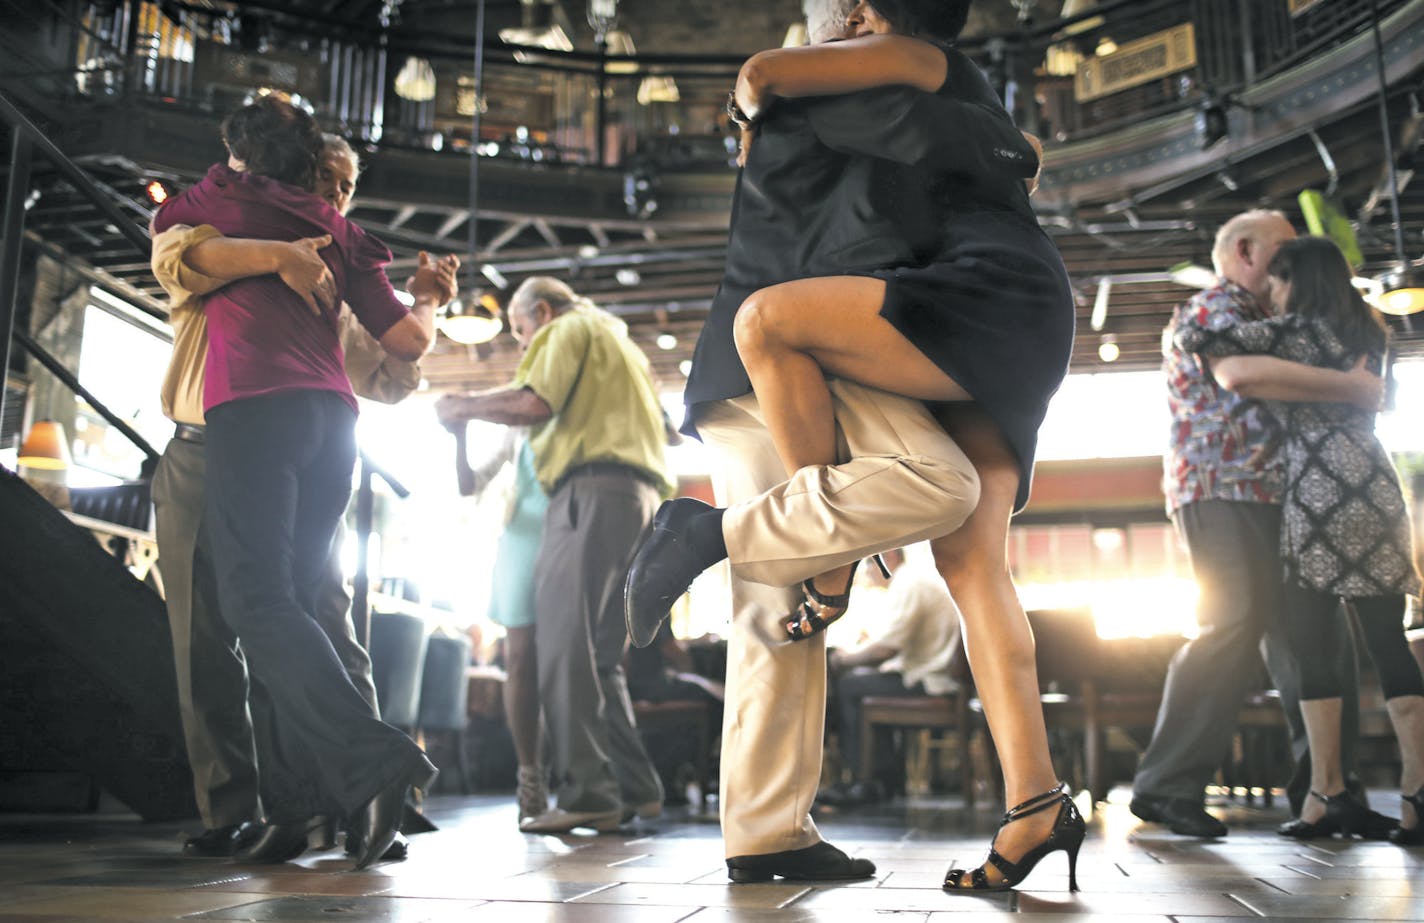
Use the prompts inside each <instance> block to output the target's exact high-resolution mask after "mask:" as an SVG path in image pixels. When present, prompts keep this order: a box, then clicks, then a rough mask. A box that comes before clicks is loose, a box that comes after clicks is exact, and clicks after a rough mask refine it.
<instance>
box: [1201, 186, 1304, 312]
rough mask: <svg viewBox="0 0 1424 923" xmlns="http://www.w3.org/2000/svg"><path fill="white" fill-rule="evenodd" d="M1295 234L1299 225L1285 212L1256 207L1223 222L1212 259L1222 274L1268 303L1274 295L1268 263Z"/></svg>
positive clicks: (1217, 271)
mask: <svg viewBox="0 0 1424 923" xmlns="http://www.w3.org/2000/svg"><path fill="white" fill-rule="evenodd" d="M1294 238H1295V228H1293V227H1291V223H1290V221H1288V220H1287V219H1286V216H1285V213H1284V212H1280V211H1276V210H1274V209H1265V208H1256V209H1252V210H1251V211H1248V212H1242V213H1241V214H1239V215H1237V216H1236V217H1234V218H1232V219H1231V220H1229V221H1227V222H1226V223H1225V224H1223V225H1222V226H1221V230H1220V231H1218V232H1217V234H1216V243H1215V244H1214V245H1213V246H1212V248H1211V261H1212V263H1213V264H1215V266H1216V274H1217V275H1218V276H1220V277H1221V278H1223V279H1225V280H1227V281H1228V282H1234V283H1235V284H1237V285H1239V286H1241V287H1242V288H1244V289H1246V290H1247V291H1248V292H1250V293H1251V294H1252V295H1254V296H1256V298H1257V299H1258V300H1259V301H1261V302H1262V304H1266V303H1269V299H1270V292H1269V289H1268V286H1267V283H1266V267H1267V266H1268V265H1269V264H1270V262H1271V257H1273V256H1275V255H1276V250H1277V248H1279V247H1280V245H1281V244H1282V243H1283V242H1285V241H1287V240H1293V239H1294Z"/></svg>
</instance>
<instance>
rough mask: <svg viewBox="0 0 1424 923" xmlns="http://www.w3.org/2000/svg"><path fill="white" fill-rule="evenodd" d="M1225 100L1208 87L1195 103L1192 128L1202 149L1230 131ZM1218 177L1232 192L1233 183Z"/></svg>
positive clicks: (1210, 145) (1215, 142)
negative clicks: (1195, 108)
mask: <svg viewBox="0 0 1424 923" xmlns="http://www.w3.org/2000/svg"><path fill="white" fill-rule="evenodd" d="M1227 102H1228V100H1227V99H1226V98H1225V97H1221V96H1217V95H1216V91H1215V90H1212V89H1211V88H1210V87H1208V88H1207V90H1206V93H1205V94H1204V95H1203V96H1202V98H1201V102H1199V103H1197V111H1196V115H1195V116H1193V119H1192V129H1193V131H1194V132H1195V134H1196V138H1197V147H1199V148H1201V149H1202V150H1206V149H1207V148H1209V147H1212V146H1213V145H1215V144H1217V143H1218V142H1220V141H1221V140H1222V139H1223V138H1225V137H1226V136H1227V135H1228V134H1230V133H1231V124H1230V122H1228V121H1227V119H1226V104H1227ZM1218 178H1219V179H1221V180H1222V184H1223V185H1225V186H1226V188H1227V189H1230V190H1231V191H1232V192H1235V191H1236V189H1235V186H1234V185H1233V183H1231V182H1227V179H1226V178H1225V177H1224V176H1218Z"/></svg>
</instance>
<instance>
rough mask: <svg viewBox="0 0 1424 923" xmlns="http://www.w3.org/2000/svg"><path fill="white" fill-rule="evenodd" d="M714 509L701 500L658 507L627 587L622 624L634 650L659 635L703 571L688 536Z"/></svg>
mask: <svg viewBox="0 0 1424 923" xmlns="http://www.w3.org/2000/svg"><path fill="white" fill-rule="evenodd" d="M711 509H713V507H711V506H708V505H707V504H706V503H703V502H702V501H701V500H694V499H692V498H691V497H678V498H677V499H676V500H669V501H667V502H666V503H664V504H663V505H662V506H660V507H658V512H657V514H656V515H655V516H653V522H652V525H651V526H650V527H649V531H648V537H647V538H646V539H645V540H644V541H642V542H641V543H640V544H639V548H638V553H637V555H636V556H634V558H633V564H632V566H631V567H629V568H628V581H627V583H625V584H624V586H623V621H624V623H625V624H626V625H627V626H628V638H629V639H630V640H631V641H632V642H633V646H634V647H647V646H648V645H649V644H652V643H653V638H654V637H656V636H657V633H658V626H659V625H661V624H662V623H663V619H665V618H667V616H668V612H669V611H670V610H671V609H672V605H673V603H675V602H677V601H678V599H680V598H681V597H682V594H683V593H686V592H687V588H688V587H690V586H692V581H693V580H695V579H696V578H697V575H698V574H700V573H702V571H703V569H704V568H703V567H702V565H701V564H700V563H699V561H698V559H697V557H696V555H694V554H693V553H692V546H691V542H690V541H689V540H688V537H687V527H688V524H689V523H691V522H692V520H693V518H694V517H696V516H699V515H701V514H702V513H706V512H707V511H709V510H711Z"/></svg>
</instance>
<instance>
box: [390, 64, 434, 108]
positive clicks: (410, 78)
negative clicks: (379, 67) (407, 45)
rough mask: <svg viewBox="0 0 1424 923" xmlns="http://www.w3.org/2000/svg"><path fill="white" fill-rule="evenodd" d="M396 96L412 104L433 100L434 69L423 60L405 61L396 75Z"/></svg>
mask: <svg viewBox="0 0 1424 923" xmlns="http://www.w3.org/2000/svg"><path fill="white" fill-rule="evenodd" d="M396 95H397V96H399V97H400V98H401V99H408V100H410V101H411V102H413V103H423V102H427V101H429V100H432V99H434V98H435V69H434V68H432V67H431V66H430V62H429V61H427V60H425V59H424V58H416V57H410V58H406V59H405V64H404V65H403V66H402V67H401V69H400V73H398V74H396Z"/></svg>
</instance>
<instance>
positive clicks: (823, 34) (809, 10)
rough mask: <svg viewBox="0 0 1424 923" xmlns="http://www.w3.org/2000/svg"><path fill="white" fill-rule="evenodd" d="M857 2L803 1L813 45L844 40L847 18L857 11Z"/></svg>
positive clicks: (843, 0)
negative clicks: (852, 11) (839, 39)
mask: <svg viewBox="0 0 1424 923" xmlns="http://www.w3.org/2000/svg"><path fill="white" fill-rule="evenodd" d="M856 2H857V0H801V9H802V11H803V12H804V13H805V14H806V32H807V34H808V35H809V36H810V41H811V44H812V45H819V44H821V43H822V42H829V41H831V40H832V39H837V38H843V37H844V35H845V23H846V17H847V16H849V15H850V11H851V10H853V9H855V5H856Z"/></svg>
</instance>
